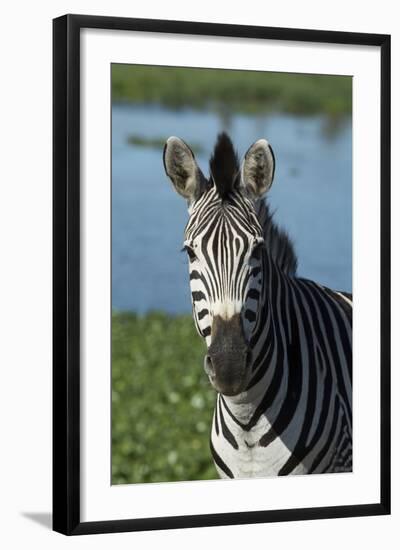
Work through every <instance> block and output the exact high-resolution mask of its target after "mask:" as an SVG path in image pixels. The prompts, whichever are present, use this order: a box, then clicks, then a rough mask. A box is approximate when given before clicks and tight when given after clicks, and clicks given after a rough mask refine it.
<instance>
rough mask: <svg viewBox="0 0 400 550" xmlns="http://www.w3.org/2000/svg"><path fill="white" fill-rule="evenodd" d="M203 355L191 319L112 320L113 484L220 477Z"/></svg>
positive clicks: (115, 317) (160, 316)
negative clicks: (211, 440) (212, 440)
mask: <svg viewBox="0 0 400 550" xmlns="http://www.w3.org/2000/svg"><path fill="white" fill-rule="evenodd" d="M203 356H204V344H203V342H202V341H201V339H200V338H199V336H198V335H197V333H196V332H195V329H194V325H193V320H192V318H191V316H177V317H170V316H167V315H165V314H162V313H151V314H149V315H146V316H144V317H139V316H137V315H135V314H131V313H114V314H113V317H112V483H113V484H119V483H143V482H154V481H159V482H160V481H179V480H195V479H214V478H217V475H216V472H215V468H214V465H213V463H212V460H211V455H210V451H209V443H208V441H209V432H210V428H211V419H212V414H213V408H214V401H215V392H214V390H213V389H212V388H211V387H210V384H209V382H208V380H207V378H206V375H205V373H204V371H203V367H202V365H203Z"/></svg>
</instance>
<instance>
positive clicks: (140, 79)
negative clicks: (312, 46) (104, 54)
mask: <svg viewBox="0 0 400 550" xmlns="http://www.w3.org/2000/svg"><path fill="white" fill-rule="evenodd" d="M112 99H113V101H127V102H137V103H147V104H149V103H150V104H151V103H154V104H161V105H164V106H166V107H171V108H179V107H194V108H198V109H204V108H206V107H207V108H210V106H211V107H212V108H214V109H216V110H218V111H224V110H227V111H231V112H232V111H236V112H243V113H259V112H270V111H280V112H287V113H294V114H307V115H310V114H326V115H330V116H340V115H345V114H349V113H350V112H351V77H346V76H323V75H303V74H289V73H267V72H259V71H232V70H215V69H190V68H178V67H153V66H140V65H121V64H114V65H113V66H112Z"/></svg>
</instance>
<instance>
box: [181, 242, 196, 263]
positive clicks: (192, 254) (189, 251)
mask: <svg viewBox="0 0 400 550" xmlns="http://www.w3.org/2000/svg"><path fill="white" fill-rule="evenodd" d="M183 250H186V252H187V254H188V256H189V260H190V261H191V262H193V260H195V259H196V254H195V252H194V250H193V248H192V247H191V246H189V245H187V244H185V245H184V247H183Z"/></svg>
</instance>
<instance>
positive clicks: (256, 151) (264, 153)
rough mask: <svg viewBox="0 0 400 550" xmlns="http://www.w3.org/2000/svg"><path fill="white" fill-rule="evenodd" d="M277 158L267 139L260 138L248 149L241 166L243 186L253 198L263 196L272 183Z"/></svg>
mask: <svg viewBox="0 0 400 550" xmlns="http://www.w3.org/2000/svg"><path fill="white" fill-rule="evenodd" d="M274 172H275V158H274V153H273V151H272V148H271V146H270V144H269V143H268V141H267V140H266V139H259V140H258V141H256V142H255V143H253V145H252V146H251V147H250V148H249V149H248V151H247V153H246V154H245V156H244V160H243V162H242V167H241V186H242V187H244V188H245V189H246V191H247V192H248V193H249V195H250V196H251V197H253V198H258V197H261V196H262V195H263V194H264V193H266V192H267V191H268V189H269V188H270V187H271V185H272V180H273V179H274Z"/></svg>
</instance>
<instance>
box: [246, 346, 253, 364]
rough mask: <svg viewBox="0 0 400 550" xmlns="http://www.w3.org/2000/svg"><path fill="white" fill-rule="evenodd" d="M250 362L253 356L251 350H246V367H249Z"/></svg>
mask: <svg viewBox="0 0 400 550" xmlns="http://www.w3.org/2000/svg"><path fill="white" fill-rule="evenodd" d="M252 360H253V354H252V353H251V350H248V351H247V353H246V367H249V366H250V365H251V362H252Z"/></svg>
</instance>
